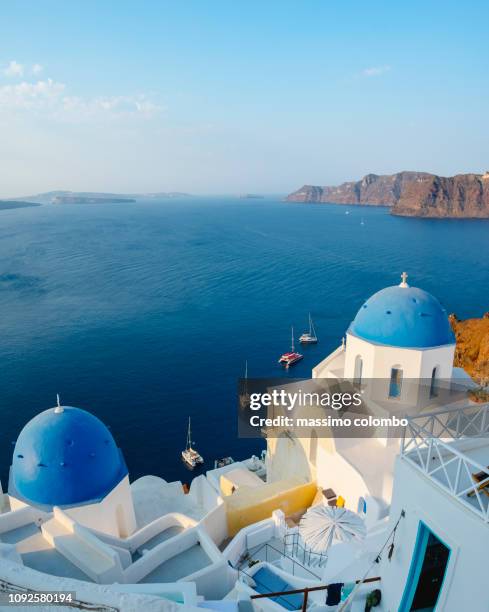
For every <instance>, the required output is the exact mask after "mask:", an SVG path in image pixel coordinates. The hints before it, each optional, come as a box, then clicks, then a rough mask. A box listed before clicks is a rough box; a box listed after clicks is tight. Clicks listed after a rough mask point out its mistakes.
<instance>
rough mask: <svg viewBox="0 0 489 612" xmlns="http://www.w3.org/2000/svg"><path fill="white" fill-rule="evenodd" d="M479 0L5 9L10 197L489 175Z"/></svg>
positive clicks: (3, 152) (0, 104) (487, 88)
mask: <svg viewBox="0 0 489 612" xmlns="http://www.w3.org/2000/svg"><path fill="white" fill-rule="evenodd" d="M488 17H489V7H488V5H487V4H486V3H484V2H482V1H478V0H475V1H469V2H468V3H466V4H465V5H460V4H459V3H456V2H441V1H438V0H437V1H434V2H431V3H429V4H427V3H422V2H420V1H417V0H416V1H414V2H412V3H410V4H409V5H408V6H406V5H404V6H403V5H398V4H397V3H389V2H387V1H385V0H384V1H382V2H375V1H374V2H369V3H363V2H359V1H347V2H345V3H342V4H341V5H338V4H333V3H325V2H322V1H320V0H309V1H307V2H304V3H297V2H291V1H287V0H284V1H281V2H278V1H271V2H269V3H262V2H258V1H251V2H247V3H246V4H243V5H240V4H237V3H228V2H225V1H224V0H216V2H213V3H212V4H204V3H200V2H198V1H196V0H189V2H186V3H174V2H152V1H147V2H144V3H142V4H140V5H136V4H132V3H121V2H115V1H113V0H111V1H108V2H105V3H98V2H95V1H93V0H92V1H88V2H83V3H81V2H71V3H65V2H61V1H60V0H45V1H44V2H43V3H38V2H35V1H33V0H28V1H24V0H20V1H19V2H16V3H11V4H10V5H9V4H3V5H2V7H0V37H1V41H2V44H1V46H0V134H1V137H0V168H1V174H0V176H1V181H0V197H1V198H9V197H23V196H24V197H25V196H29V195H34V194H37V193H42V192H47V191H53V190H56V191H57V190H69V191H95V192H97V191H98V192H112V193H145V192H146V193H147V192H169V191H180V192H186V193H190V194H192V195H225V194H239V193H259V194H265V195H278V194H280V195H281V194H286V193H289V192H291V191H294V190H296V189H298V188H299V187H301V186H302V185H303V184H318V185H334V184H339V183H342V182H345V181H351V180H358V179H359V178H361V177H362V176H363V175H365V174H368V173H375V174H393V173H395V172H399V171H402V170H417V171H425V172H432V173H434V174H440V175H443V176H451V175H453V174H459V173H466V172H474V173H484V172H485V171H487V170H488V169H489V160H488V155H487V143H488V142H489V124H488V122H487V106H488V101H489V84H488V80H487V78H486V77H485V75H487V73H488V67H489V18H488Z"/></svg>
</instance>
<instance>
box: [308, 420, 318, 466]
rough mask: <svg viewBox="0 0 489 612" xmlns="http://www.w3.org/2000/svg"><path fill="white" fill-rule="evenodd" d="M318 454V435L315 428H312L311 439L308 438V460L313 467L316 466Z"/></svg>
mask: <svg viewBox="0 0 489 612" xmlns="http://www.w3.org/2000/svg"><path fill="white" fill-rule="evenodd" d="M317 454H318V435H317V433H316V430H315V429H313V430H312V432H311V439H310V440H309V461H310V462H311V463H312V465H313V466H314V467H316V460H317Z"/></svg>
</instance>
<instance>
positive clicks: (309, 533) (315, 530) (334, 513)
mask: <svg viewBox="0 0 489 612" xmlns="http://www.w3.org/2000/svg"><path fill="white" fill-rule="evenodd" d="M299 533H300V535H301V538H302V540H303V541H304V543H305V544H306V545H307V546H308V547H309V548H310V549H311V551H312V552H316V553H324V552H326V551H327V550H328V548H329V547H330V546H331V545H332V544H334V543H336V542H350V541H351V540H362V539H363V538H364V537H365V534H366V528H365V523H364V522H363V519H362V518H361V517H360V516H359V515H358V514H356V513H355V512H352V511H351V510H346V509H345V508H337V507H336V506H326V505H325V504H319V505H317V506H313V507H312V508H309V510H308V511H307V512H306V514H304V516H303V517H302V518H301V521H300V523H299Z"/></svg>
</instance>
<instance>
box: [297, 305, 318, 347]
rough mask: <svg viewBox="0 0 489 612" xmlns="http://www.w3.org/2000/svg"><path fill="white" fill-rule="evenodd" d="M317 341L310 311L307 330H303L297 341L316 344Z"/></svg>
mask: <svg viewBox="0 0 489 612" xmlns="http://www.w3.org/2000/svg"><path fill="white" fill-rule="evenodd" d="M317 341H318V338H317V336H316V330H315V329H314V323H313V322H312V317H311V313H309V332H304V333H303V334H302V336H301V337H300V338H299V342H300V343H301V344H317Z"/></svg>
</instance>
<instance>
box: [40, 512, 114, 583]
mask: <svg viewBox="0 0 489 612" xmlns="http://www.w3.org/2000/svg"><path fill="white" fill-rule="evenodd" d="M41 532H42V535H43V537H44V538H45V539H46V541H47V542H49V544H51V546H53V548H55V549H56V550H57V551H58V552H59V553H60V554H61V555H63V556H64V557H65V558H66V559H68V561H70V562H71V563H73V565H75V566H76V567H78V568H79V569H80V570H81V571H82V572H84V573H85V574H86V575H87V576H88V577H89V578H91V579H92V580H93V581H94V582H97V583H99V584H111V583H114V582H123V581H124V580H123V572H122V566H121V561H120V558H119V555H118V554H117V553H116V552H115V551H114V550H113V549H112V548H111V547H110V546H108V545H107V544H105V543H104V542H102V541H101V540H99V539H98V538H97V537H96V536H94V535H93V534H92V533H90V532H89V531H88V529H85V528H84V527H83V526H82V525H79V524H78V523H76V522H75V521H74V520H73V519H71V518H70V517H68V516H67V515H66V514H65V513H64V512H63V511H62V510H60V509H59V508H56V507H55V508H54V511H53V518H52V519H50V520H48V521H46V522H45V523H43V524H42V525H41Z"/></svg>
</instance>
